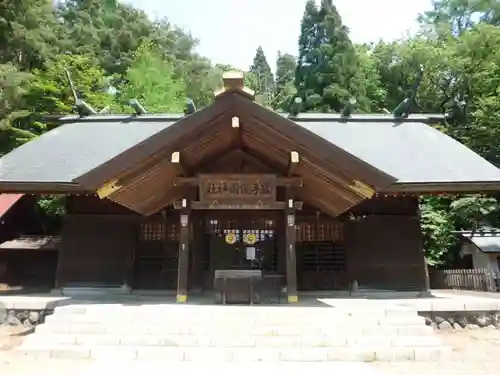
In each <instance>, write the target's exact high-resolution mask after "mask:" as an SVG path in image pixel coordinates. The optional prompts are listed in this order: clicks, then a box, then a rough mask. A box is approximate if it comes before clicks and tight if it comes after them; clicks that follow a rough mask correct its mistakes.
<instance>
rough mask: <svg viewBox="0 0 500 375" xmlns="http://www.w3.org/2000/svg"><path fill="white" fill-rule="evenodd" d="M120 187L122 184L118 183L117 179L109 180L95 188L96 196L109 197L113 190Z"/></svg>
mask: <svg viewBox="0 0 500 375" xmlns="http://www.w3.org/2000/svg"><path fill="white" fill-rule="evenodd" d="M122 187H123V185H121V184H119V183H118V180H113V181H109V182H107V183H105V184H104V185H102V186H101V187H100V188H99V189H97V196H98V197H99V198H100V199H104V198H106V197H109V196H110V195H111V194H113V193H114V192H115V191H118V190H120V189H121V188H122Z"/></svg>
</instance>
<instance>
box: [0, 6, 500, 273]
mask: <svg viewBox="0 0 500 375" xmlns="http://www.w3.org/2000/svg"><path fill="white" fill-rule="evenodd" d="M395 16H396V15H395ZM382 22H390V20H385V21H382ZM419 22H420V25H421V28H420V32H419V33H418V34H417V35H413V36H411V37H407V38H405V39H402V40H398V41H394V42H383V41H379V42H373V43H370V44H363V45H359V44H355V43H353V42H352V41H351V40H350V37H349V30H348V28H347V27H346V26H345V25H344V24H343V23H342V18H341V15H340V14H339V13H338V11H337V9H336V8H335V5H334V2H333V1H332V0H322V1H321V2H320V3H318V2H315V1H312V0H311V1H309V2H307V4H306V6H305V10H304V16H303V19H302V22H301V24H300V25H297V28H299V27H300V31H301V34H300V38H299V40H298V45H297V50H296V51H286V53H285V51H284V52H282V53H280V54H279V56H278V58H277V61H276V62H275V64H276V65H275V68H274V69H272V68H271V66H270V64H269V61H268V60H267V59H266V56H265V52H264V51H263V49H262V48H261V47H258V46H248V47H249V48H255V47H257V49H256V53H255V58H254V60H253V62H249V69H248V72H247V74H246V80H247V85H248V86H249V87H250V88H252V89H253V90H255V92H256V97H257V100H258V101H259V102H260V103H261V104H262V105H265V106H267V107H270V108H272V109H274V110H278V111H288V110H289V109H290V108H291V105H292V104H293V102H294V99H295V98H296V97H297V96H299V97H301V98H302V101H303V106H304V107H305V108H304V109H303V110H307V111H318V112H338V111H340V110H341V109H342V108H343V107H344V105H345V104H346V103H347V102H348V101H349V99H350V98H355V99H356V101H357V111H358V112H378V113H383V112H384V111H392V110H394V108H395V107H396V106H397V105H398V103H400V102H401V101H402V99H404V98H405V97H406V96H407V94H408V92H410V91H411V90H412V85H413V84H414V82H415V81H416V79H417V77H418V75H419V72H420V69H421V67H423V69H424V75H423V78H422V79H421V84H420V86H419V88H418V92H417V94H416V96H415V97H414V99H412V102H411V105H412V109H411V110H412V111H413V112H431V113H444V112H451V113H453V114H454V115H453V116H452V117H450V118H451V119H452V120H450V121H447V122H443V123H442V124H439V129H440V130H441V131H443V132H445V133H447V134H448V135H450V136H452V137H454V138H455V139H457V140H459V141H460V142H462V143H464V144H466V145H467V146H469V147H471V148H472V149H473V150H475V151H476V152H478V153H479V154H481V155H482V156H483V157H485V158H486V159H488V160H489V161H491V162H492V163H494V164H496V165H497V166H500V98H499V91H500V85H499V83H500V3H499V2H498V1H497V0H469V1H463V0H440V1H437V0H436V1H434V2H433V7H432V9H430V10H429V11H428V12H425V13H424V14H421V15H420V17H419ZM196 45H197V40H196V39H195V38H194V37H193V36H191V35H190V34H189V32H188V31H186V30H181V29H179V28H178V27H176V26H175V25H172V24H171V23H170V22H169V21H168V19H163V20H151V19H150V18H148V16H147V15H146V14H145V13H144V12H143V11H141V10H139V9H135V8H133V7H131V6H129V5H124V4H122V3H120V2H119V1H117V0H66V1H64V2H63V1H61V2H56V3H55V4H54V1H53V0H23V1H2V2H1V3H0V155H3V154H5V153H7V152H9V151H10V150H12V149H13V148H15V147H17V146H19V145H21V144H22V143H25V142H28V141H30V140H31V139H33V138H35V137H37V136H39V135H40V134H42V133H44V132H46V131H47V130H49V129H51V128H52V127H54V126H57V125H56V124H54V123H53V122H51V121H48V120H47V119H48V117H47V115H63V114H68V113H74V108H73V106H74V98H73V95H72V92H71V90H70V88H69V85H68V82H67V79H66V76H65V69H67V70H68V71H69V72H70V73H71V75H72V78H73V81H74V83H75V86H76V87H77V91H78V95H79V97H80V98H82V99H84V100H85V101H86V102H87V103H89V104H91V106H92V107H93V108H95V109H96V110H97V111H104V112H106V111H109V112H115V113H116V112H120V113H126V112H132V110H131V109H130V108H129V106H128V102H129V100H130V99H132V98H136V99H138V100H139V101H140V102H141V103H142V104H143V105H144V106H145V107H146V108H147V109H148V111H150V112H181V111H182V110H183V108H184V105H185V102H186V98H190V99H191V100H193V101H194V103H195V104H196V106H197V107H203V106H205V105H207V104H209V103H210V102H211V101H212V100H213V91H215V90H216V89H217V88H218V87H219V86H220V84H221V73H222V72H223V71H226V70H230V69H233V68H232V67H231V66H229V65H221V64H217V65H214V64H212V63H211V61H209V60H208V59H206V58H204V57H203V56H200V55H199V54H197V53H196V51H195V48H196ZM273 71H274V74H273ZM415 152H419V151H418V150H415ZM457 168H460V166H459V165H457ZM496 198H497V197H494V196H488V197H485V196H434V197H422V198H421V214H422V226H423V231H424V242H425V248H426V251H427V259H428V262H429V263H430V264H432V265H450V264H452V262H453V261H454V260H455V259H456V257H457V254H456V251H455V246H454V242H455V237H454V235H453V233H452V231H453V230H456V229H471V228H478V227H481V226H500V207H499V204H498V203H497V199H496ZM52 203H54V202H52ZM40 204H41V207H43V208H44V209H46V210H48V211H50V210H52V211H54V212H55V213H58V212H60V211H59V210H56V209H54V207H53V205H52V204H51V201H50V200H47V198H44V199H42V200H41V201H40Z"/></svg>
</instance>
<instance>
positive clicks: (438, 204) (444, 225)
mask: <svg viewBox="0 0 500 375" xmlns="http://www.w3.org/2000/svg"><path fill="white" fill-rule="evenodd" d="M420 211H421V226H422V235H423V246H424V250H425V257H426V259H427V263H428V264H430V265H433V266H434V265H439V264H442V263H443V262H444V261H445V255H446V253H447V252H448V251H449V250H450V249H451V247H452V246H453V245H454V243H455V240H456V238H455V236H454V234H453V233H452V231H453V230H454V227H453V222H452V220H451V215H450V213H449V201H448V200H446V199H442V198H434V197H433V198H426V199H423V201H422V202H421V203H420Z"/></svg>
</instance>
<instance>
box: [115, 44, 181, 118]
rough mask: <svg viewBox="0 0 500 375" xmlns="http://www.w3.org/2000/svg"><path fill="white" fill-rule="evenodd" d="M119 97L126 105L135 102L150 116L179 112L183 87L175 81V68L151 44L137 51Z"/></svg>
mask: <svg viewBox="0 0 500 375" xmlns="http://www.w3.org/2000/svg"><path fill="white" fill-rule="evenodd" d="M125 80H126V83H125V85H124V86H123V87H122V88H121V89H120V93H119V96H120V97H121V98H122V99H123V100H124V101H125V102H128V101H129V100H130V99H138V100H139V101H140V103H141V104H142V105H143V106H144V107H145V108H146V109H147V110H148V111H149V112H182V111H183V109H184V104H185V100H186V93H185V92H186V87H185V85H184V83H183V81H182V80H180V79H179V78H176V76H175V68H174V66H173V64H172V63H171V62H169V61H168V60H166V59H165V58H164V57H163V56H162V54H161V53H160V52H159V51H158V49H157V48H156V47H155V46H154V45H152V44H151V43H145V44H143V45H142V46H140V47H139V48H138V50H137V51H136V53H135V56H134V61H133V62H132V65H131V66H130V67H129V68H128V70H127V72H126V74H125Z"/></svg>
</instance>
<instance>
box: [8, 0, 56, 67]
mask: <svg viewBox="0 0 500 375" xmlns="http://www.w3.org/2000/svg"><path fill="white" fill-rule="evenodd" d="M58 31H59V24H58V22H57V20H56V17H55V15H54V2H53V1H52V0H23V1H14V0H5V1H2V2H0V64H2V63H3V64H7V63H10V64H14V65H15V66H17V67H19V68H20V69H21V70H30V69H33V68H40V67H42V65H43V64H44V62H45V61H46V59H47V58H49V57H50V56H51V55H52V54H54V53H57V52H58V46H59V44H60V43H59V39H58Z"/></svg>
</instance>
